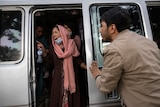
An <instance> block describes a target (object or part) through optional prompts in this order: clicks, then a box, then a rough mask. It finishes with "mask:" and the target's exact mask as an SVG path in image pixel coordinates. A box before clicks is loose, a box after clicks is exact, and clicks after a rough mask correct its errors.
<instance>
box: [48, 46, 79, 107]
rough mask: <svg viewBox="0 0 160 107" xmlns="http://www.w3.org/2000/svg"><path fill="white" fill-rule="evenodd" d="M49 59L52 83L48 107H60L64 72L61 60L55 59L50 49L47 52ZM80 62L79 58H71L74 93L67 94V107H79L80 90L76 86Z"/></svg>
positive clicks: (54, 54)
mask: <svg viewBox="0 0 160 107" xmlns="http://www.w3.org/2000/svg"><path fill="white" fill-rule="evenodd" d="M49 52H50V53H49V54H50V55H49V56H50V57H49V62H50V67H51V68H50V70H51V71H52V83H51V95H50V107H62V102H63V93H64V92H63V91H64V75H63V73H64V71H63V59H60V58H58V57H57V55H56V53H55V52H54V51H53V49H51V50H50V51H49ZM80 61H81V60H79V57H74V58H73V66H74V72H75V83H76V93H73V94H70V93H69V92H68V101H69V106H68V107H81V106H80V90H79V85H78V64H80V63H81V62H80Z"/></svg>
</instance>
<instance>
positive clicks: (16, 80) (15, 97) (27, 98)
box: [0, 0, 160, 107]
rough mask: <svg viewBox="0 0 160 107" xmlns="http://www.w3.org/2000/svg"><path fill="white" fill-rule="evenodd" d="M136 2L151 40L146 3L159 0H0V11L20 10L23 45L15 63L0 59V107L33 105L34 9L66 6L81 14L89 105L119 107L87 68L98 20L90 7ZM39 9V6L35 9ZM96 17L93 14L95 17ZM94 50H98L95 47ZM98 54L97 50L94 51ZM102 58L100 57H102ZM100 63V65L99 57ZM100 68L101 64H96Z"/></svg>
mask: <svg viewBox="0 0 160 107" xmlns="http://www.w3.org/2000/svg"><path fill="white" fill-rule="evenodd" d="M115 4H116V5H118V4H119V5H121V4H136V5H138V6H139V7H140V13H141V14H140V16H141V18H142V20H141V21H142V23H143V30H144V36H145V37H146V38H149V39H151V40H153V39H154V38H153V34H152V28H151V21H150V18H149V13H148V11H147V4H148V5H155V4H156V5H157V6H160V2H159V0H98V1H97V0H63V1H60V0H45V1H44V0H0V10H2V11H3V9H5V10H12V8H13V7H14V8H21V9H22V10H23V15H24V16H22V18H23V21H22V23H23V24H22V29H21V33H22V44H21V45H22V47H21V55H22V56H21V58H20V60H18V61H15V62H5V63H1V62H0V106H1V107H18V106H19V107H36V97H35V96H36V95H35V94H36V93H35V87H36V83H35V81H36V76H35V63H34V62H35V56H34V54H35V46H34V45H35V43H34V41H35V38H34V36H33V35H34V27H33V26H34V14H35V13H36V12H37V11H41V10H44V11H47V10H51V11H55V10H65V9H66V10H67V9H77V8H78V9H81V10H82V16H83V32H84V40H85V54H86V64H87V80H88V94H89V95H88V96H89V107H117V106H120V97H118V98H115V99H107V98H106V97H105V96H106V94H104V93H101V92H100V91H99V90H98V88H97V86H96V84H95V80H94V78H93V77H92V74H91V73H90V71H89V66H90V64H91V62H92V61H93V60H97V59H98V57H97V55H95V54H94V51H99V49H97V48H99V47H96V46H95V45H97V44H95V41H94V39H96V40H98V39H99V38H98V37H95V36H96V35H99V34H98V30H94V29H93V28H95V29H96V28H97V25H96V24H95V22H94V21H96V20H99V19H98V18H99V17H97V16H98V15H99V14H98V13H96V12H97V11H96V9H95V11H93V13H92V11H91V10H92V8H93V6H97V7H100V6H101V5H103V6H104V7H105V6H110V5H115ZM38 8H39V9H38ZM94 16H95V17H94ZM95 49H97V50H95ZM97 53H98V55H100V54H101V53H100V52H97ZM101 58H102V56H101ZM100 63H101V65H102V64H103V62H102V60H100ZM99 67H100V68H101V67H102V66H99Z"/></svg>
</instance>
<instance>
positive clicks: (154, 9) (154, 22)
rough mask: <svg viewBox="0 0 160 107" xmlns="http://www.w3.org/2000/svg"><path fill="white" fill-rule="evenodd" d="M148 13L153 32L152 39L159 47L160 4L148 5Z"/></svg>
mask: <svg viewBox="0 0 160 107" xmlns="http://www.w3.org/2000/svg"><path fill="white" fill-rule="evenodd" d="M147 8H148V13H149V18H150V23H151V29H152V34H153V40H154V41H155V42H156V43H157V44H158V47H159V48H160V16H159V15H158V14H160V6H148V7H147Z"/></svg>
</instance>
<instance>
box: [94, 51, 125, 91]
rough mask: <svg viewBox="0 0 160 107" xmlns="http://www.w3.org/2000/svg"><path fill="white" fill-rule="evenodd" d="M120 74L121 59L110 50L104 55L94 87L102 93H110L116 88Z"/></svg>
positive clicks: (116, 53)
mask: <svg viewBox="0 0 160 107" xmlns="http://www.w3.org/2000/svg"><path fill="white" fill-rule="evenodd" d="M121 73H122V57H121V56H120V54H119V53H118V52H117V51H116V50H114V49H112V50H111V49H110V50H108V51H106V52H105V53H104V62H103V68H102V74H101V76H99V77H98V78H96V85H97V87H98V88H99V90H100V91H101V92H103V93H110V92H111V91H112V90H114V89H116V88H117V85H118V82H119V80H120V78H121Z"/></svg>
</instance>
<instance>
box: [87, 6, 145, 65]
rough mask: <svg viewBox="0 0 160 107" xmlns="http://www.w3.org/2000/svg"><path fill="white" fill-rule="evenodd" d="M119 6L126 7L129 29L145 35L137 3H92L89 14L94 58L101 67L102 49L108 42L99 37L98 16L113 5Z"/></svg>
mask: <svg viewBox="0 0 160 107" xmlns="http://www.w3.org/2000/svg"><path fill="white" fill-rule="evenodd" d="M115 6H119V7H122V8H126V9H127V10H128V11H129V13H130V16H131V25H130V30H132V31H135V32H137V33H138V34H141V35H145V33H144V28H143V23H142V22H143V21H142V17H141V12H140V8H139V6H138V5H137V4H94V5H92V6H91V7H90V14H91V23H92V25H91V28H92V29H91V30H92V36H93V39H92V40H93V46H94V47H93V49H94V58H95V60H97V61H98V63H99V66H100V67H102V63H103V61H102V60H103V58H102V56H103V49H104V47H106V46H107V45H109V44H110V42H103V41H102V38H101V34H100V32H99V29H100V17H101V15H102V14H103V13H104V12H105V11H107V10H109V9H111V8H113V7H115Z"/></svg>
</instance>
